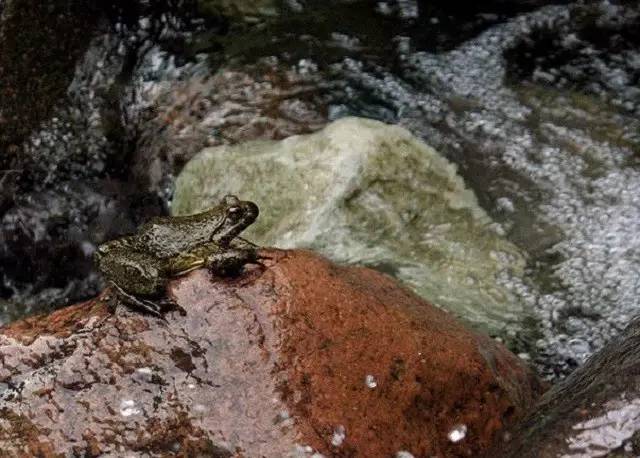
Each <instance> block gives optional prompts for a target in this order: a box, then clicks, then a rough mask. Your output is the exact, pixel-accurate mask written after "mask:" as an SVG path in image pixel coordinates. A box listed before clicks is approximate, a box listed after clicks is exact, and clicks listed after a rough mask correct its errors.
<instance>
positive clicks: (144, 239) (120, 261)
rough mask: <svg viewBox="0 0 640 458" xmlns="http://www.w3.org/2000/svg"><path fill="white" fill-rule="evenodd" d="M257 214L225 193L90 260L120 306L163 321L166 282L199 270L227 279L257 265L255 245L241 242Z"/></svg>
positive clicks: (158, 221) (147, 226)
mask: <svg viewBox="0 0 640 458" xmlns="http://www.w3.org/2000/svg"><path fill="white" fill-rule="evenodd" d="M258 214H259V210H258V206H257V205H256V204H255V203H253V202H250V201H242V200H240V199H239V198H238V197H236V196H234V195H231V194H228V195H226V196H224V197H223V198H222V199H221V200H220V202H219V203H218V204H217V205H215V206H213V207H211V208H209V209H208V210H205V211H203V212H201V213H197V214H193V215H186V216H163V217H155V218H152V219H150V220H149V221H147V222H146V223H144V224H143V225H142V226H140V227H139V228H138V230H137V231H136V232H135V233H133V234H130V235H125V236H123V237H120V238H117V239H114V240H111V241H108V242H105V243H102V244H100V245H99V246H98V247H97V249H96V251H95V253H94V261H95V264H96V266H97V268H98V270H99V271H100V272H101V273H102V275H103V276H104V277H105V279H106V280H107V281H108V282H109V284H110V285H111V286H113V288H114V289H115V291H116V293H117V295H118V296H119V298H120V299H122V302H124V303H125V304H126V305H129V306H131V307H133V308H137V309H139V310H141V311H143V312H148V313H151V314H152V315H155V316H162V311H163V309H165V308H166V305H167V304H173V301H171V300H170V299H168V298H167V297H166V294H165V292H166V286H167V284H168V282H169V280H170V279H172V278H175V277H179V276H182V275H185V274H187V273H188V272H191V271H192V270H195V269H198V268H201V267H206V268H208V269H209V270H210V271H211V272H213V273H214V274H217V275H220V276H231V275H235V274H237V273H238V272H239V271H240V270H241V269H242V268H243V266H244V265H245V264H247V263H257V262H258V254H257V245H255V244H253V243H251V242H249V241H247V240H245V239H243V238H241V237H239V235H240V233H242V231H244V230H245V229H246V228H247V227H249V226H250V225H251V224H253V223H254V222H255V220H256V218H257V217H258ZM173 305H175V304H173Z"/></svg>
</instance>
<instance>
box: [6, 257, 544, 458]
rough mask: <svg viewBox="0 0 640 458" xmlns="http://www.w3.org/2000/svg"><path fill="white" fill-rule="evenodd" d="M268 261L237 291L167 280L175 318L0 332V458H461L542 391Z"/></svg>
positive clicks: (197, 280) (510, 359)
mask: <svg viewBox="0 0 640 458" xmlns="http://www.w3.org/2000/svg"><path fill="white" fill-rule="evenodd" d="M265 254H267V255H269V256H271V257H272V259H270V260H267V261H265V264H266V266H265V267H264V268H263V267H258V266H256V267H251V268H249V269H247V270H246V272H244V273H243V274H242V275H241V276H240V277H239V278H235V279H224V280H223V279H216V278H213V279H212V277H211V276H210V274H209V273H208V272H207V271H205V270H200V271H195V272H193V273H191V274H190V275H188V276H186V277H183V278H181V279H178V280H176V281H174V282H173V283H172V284H171V286H170V292H171V294H172V296H173V297H174V299H176V301H177V302H178V303H179V304H180V305H181V307H183V308H184V311H185V312H186V314H181V313H179V312H178V311H172V312H169V313H168V314H167V315H166V321H162V320H160V319H157V318H153V317H150V316H145V315H141V314H139V313H136V312H133V311H130V310H128V309H125V308H119V309H118V310H117V312H116V313H115V314H114V313H111V311H110V310H109V308H108V306H107V305H106V303H105V302H106V299H107V298H106V295H107V293H105V294H103V296H102V297H101V298H98V299H96V300H94V301H91V302H88V303H84V304H78V305H74V306H71V307H67V308H65V309H62V310H59V311H57V312H54V313H52V314H51V315H48V316H39V317H34V318H30V319H27V320H23V321H21V322H17V323H14V324H11V325H9V326H7V327H5V328H2V329H0V361H2V365H1V366H0V450H2V451H4V453H6V454H7V456H34V455H37V456H43V457H53V456H72V455H74V454H75V455H77V456H97V455H99V454H111V455H110V456H125V454H127V456H129V455H131V456H140V455H142V454H144V453H147V454H150V455H151V456H189V457H191V456H198V455H201V456H216V457H217V456H220V457H226V456H237V457H259V456H265V457H285V456H310V455H311V452H308V453H307V452H305V450H312V449H313V450H314V451H318V452H320V453H322V454H324V455H325V456H327V457H328V456H336V457H351V456H359V457H372V458H373V457H392V456H394V455H395V454H396V453H397V452H398V451H401V450H405V451H408V452H410V453H412V454H413V455H414V456H416V457H423V456H431V455H437V456H475V455H477V454H478V453H479V452H481V451H483V450H485V449H487V447H489V446H490V445H491V443H492V442H493V441H494V439H495V437H496V434H497V433H498V432H499V431H500V430H501V428H502V427H504V426H505V425H506V424H509V423H511V422H512V421H513V420H515V419H516V418H518V417H520V416H521V414H523V413H524V411H525V410H526V409H527V408H528V407H529V406H530V405H531V404H532V402H533V401H534V400H535V399H536V397H537V395H538V394H539V392H540V391H541V386H540V384H539V383H538V381H537V380H536V378H535V377H534V376H533V375H532V373H531V372H530V371H529V370H528V369H527V368H526V367H525V366H524V365H523V364H522V363H521V362H520V361H519V359H518V358H516V357H515V356H513V355H512V354H511V353H509V352H508V351H507V350H506V349H505V348H504V347H502V346H501V345H500V344H498V343H496V342H495V341H493V340H492V339H490V338H488V337H485V336H482V335H478V334H475V333H473V332H471V331H469V330H468V329H466V328H465V327H464V326H463V325H461V324H460V323H458V322H457V321H456V320H454V319H453V318H452V317H451V316H450V315H448V314H447V313H445V312H443V311H441V310H439V309H437V308H435V307H433V306H431V305H429V304H427V303H426V302H424V301H423V300H422V299H420V298H419V297H417V296H416V295H414V294H413V293H411V292H409V291H408V290H406V289H404V288H402V287H400V286H398V284H397V283H396V281H394V280H393V279H391V278H390V277H387V276H385V275H383V274H380V273H377V272H374V271H372V270H369V269H363V268H354V267H339V266H336V265H334V264H331V263H330V262H329V261H327V260H325V259H323V258H321V257H319V256H317V255H315V254H312V253H310V252H305V251H288V252H284V251H275V250H273V251H269V252H265ZM367 376H372V377H370V379H369V380H368V382H369V385H367V383H365V381H366V379H367ZM374 381H375V384H376V386H375V387H373V384H374V383H373V382H374ZM458 424H462V425H465V426H466V428H467V433H466V437H465V438H464V439H463V440H461V441H460V442H458V443H455V444H454V443H452V442H451V441H450V440H449V439H448V433H449V432H450V431H451V430H452V429H453V428H454V427H455V426H456V425H458ZM342 433H343V434H342ZM296 447H298V449H297V453H298V455H296V454H295V453H296ZM305 447H308V448H305ZM3 456H4V455H3Z"/></svg>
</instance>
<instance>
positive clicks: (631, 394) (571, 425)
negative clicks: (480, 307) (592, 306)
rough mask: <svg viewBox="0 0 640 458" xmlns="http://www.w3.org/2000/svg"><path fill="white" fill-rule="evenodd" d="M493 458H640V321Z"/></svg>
mask: <svg viewBox="0 0 640 458" xmlns="http://www.w3.org/2000/svg"><path fill="white" fill-rule="evenodd" d="M506 437H508V438H510V441H509V442H508V443H503V444H499V446H498V447H497V448H496V450H495V451H493V452H491V453H489V454H488V455H487V456H490V457H497V456H499V457H501V458H534V457H535V458H552V457H554V458H555V457H559V456H562V457H569V458H573V457H576V458H577V457H596V456H598V457H600V456H608V457H637V456H639V455H640V320H635V321H633V322H632V323H631V324H630V325H629V327H628V328H627V329H626V331H624V332H623V333H622V334H621V335H620V336H619V337H617V338H616V339H614V340H613V341H612V342H610V343H609V344H607V345H606V346H605V347H604V348H603V349H602V350H601V351H599V352H598V353H596V354H595V355H594V356H592V357H591V358H590V359H589V360H588V361H587V362H586V363H585V364H584V366H582V367H580V368H579V369H576V370H575V371H574V372H573V373H572V374H571V375H570V376H569V377H567V378H566V379H565V380H564V381H562V382H560V383H559V384H557V385H555V386H554V387H553V388H552V389H550V390H549V391H548V392H547V393H546V394H545V395H544V396H543V397H542V398H541V400H540V402H539V403H538V405H537V407H536V409H535V410H534V411H533V412H532V413H531V414H530V415H529V416H528V417H527V418H526V419H525V420H524V421H523V422H522V423H521V424H519V425H518V426H517V429H516V430H515V431H513V432H512V433H511V434H509V435H508V436H506Z"/></svg>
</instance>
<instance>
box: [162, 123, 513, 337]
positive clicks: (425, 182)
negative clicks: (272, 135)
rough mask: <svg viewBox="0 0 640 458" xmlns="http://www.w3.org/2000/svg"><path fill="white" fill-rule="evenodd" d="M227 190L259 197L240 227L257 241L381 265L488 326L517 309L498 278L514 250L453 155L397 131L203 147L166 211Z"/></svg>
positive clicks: (183, 210) (355, 127)
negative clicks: (248, 223)
mask: <svg viewBox="0 0 640 458" xmlns="http://www.w3.org/2000/svg"><path fill="white" fill-rule="evenodd" d="M225 193H235V194H238V195H239V196H241V197H242V198H243V199H250V200H253V201H254V202H256V203H257V204H258V206H259V207H260V209H261V215H260V218H259V219H258V221H257V223H256V224H255V225H254V226H252V227H251V228H250V229H249V230H248V231H247V237H248V238H249V239H252V240H254V241H255V242H257V243H259V244H262V245H268V246H277V247H282V248H292V247H306V248H311V249H314V250H317V251H319V252H321V253H324V254H325V255H327V256H329V257H330V258H332V259H333V260H336V261H339V262H345V263H353V264H363V265H367V266H371V267H375V268H377V269H379V270H383V271H386V272H388V273H390V274H392V275H394V276H396V277H398V278H400V279H402V280H403V281H405V282H406V283H408V284H409V285H410V286H411V287H413V289H414V290H415V291H416V292H417V293H418V294H420V295H421V296H423V297H424V298H426V299H427V300H429V301H431V302H432V303H434V304H436V305H438V306H442V307H444V308H446V309H448V310H450V311H452V312H453V313H455V314H456V315H458V316H461V317H462V318H465V319H467V320H468V321H470V322H471V323H473V324H475V325H479V327H481V328H484V329H486V330H488V331H490V332H493V333H496V334H498V335H505V333H506V332H507V330H508V329H516V328H512V327H511V326H510V325H513V324H514V323H516V322H517V321H518V320H519V319H521V318H522V312H523V311H522V309H521V306H520V305H519V304H518V302H517V301H516V300H514V298H513V297H512V296H511V295H510V294H509V292H508V291H507V289H506V288H504V287H503V286H501V284H500V279H501V278H505V277H507V276H508V275H510V274H515V275H521V274H522V270H523V269H524V258H523V255H522V254H521V253H520V252H519V251H518V249H517V248H516V247H515V246H514V245H513V244H511V243H510V242H508V241H507V240H506V239H504V238H503V237H501V235H500V228H499V226H497V225H496V224H494V223H493V222H492V220H491V219H490V218H489V216H488V215H487V214H486V213H485V212H484V211H483V210H482V209H481V208H480V206H479V205H478V202H477V200H476V197H475V195H474V194H473V192H472V191H471V190H470V189H468V188H467V187H466V186H465V184H464V182H463V180H462V178H460V176H458V175H457V173H456V167H455V165H453V164H451V163H450V162H448V161H447V160H446V159H445V158H443V157H442V156H440V155H439V154H438V153H437V152H436V151H434V150H433V149H432V148H430V147H429V146H427V145H426V144H425V143H423V142H422V141H421V140H419V139H418V138H416V137H414V136H413V135H412V134H411V133H410V132H408V131H407V130H406V129H403V128H401V127H398V126H391V125H387V124H384V123H381V122H379V121H373V120H368V119H359V118H344V119H340V120H338V121H335V122H333V123H331V124H329V125H327V126H326V127H325V128H324V129H323V130H321V131H319V132H317V133H314V134H310V135H300V136H293V137H289V138H286V139H284V140H282V141H254V142H247V143H243V144H239V145H235V146H221V147H216V148H206V149H204V150H203V151H201V152H200V153H199V154H198V155H196V156H195V157H194V158H193V159H192V160H191V161H190V162H189V163H188V164H187V165H186V166H185V168H184V169H183V171H182V173H181V174H180V176H179V177H178V179H177V183H176V192H175V198H174V201H173V206H172V211H173V213H174V214H175V215H183V214H189V213H195V212H199V211H201V210H203V209H205V208H207V207H209V206H211V204H212V203H213V202H217V201H218V199H219V198H220V197H221V196H222V195H223V194H225Z"/></svg>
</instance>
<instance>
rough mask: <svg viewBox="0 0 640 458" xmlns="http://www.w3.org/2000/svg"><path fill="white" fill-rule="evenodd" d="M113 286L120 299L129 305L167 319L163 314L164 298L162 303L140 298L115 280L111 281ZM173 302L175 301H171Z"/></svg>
mask: <svg viewBox="0 0 640 458" xmlns="http://www.w3.org/2000/svg"><path fill="white" fill-rule="evenodd" d="M110 283H111V286H113V287H114V288H115V290H116V291H117V293H118V296H119V297H120V299H121V300H122V301H123V302H124V303H126V304H127V305H129V306H131V307H135V308H137V309H139V310H141V311H142V312H146V313H149V314H150V315H153V316H155V317H157V318H162V319H163V320H165V318H164V316H163V315H162V313H161V312H162V310H163V306H164V305H165V304H164V302H165V301H164V300H162V301H161V302H162V303H157V302H154V301H151V300H149V299H144V298H140V297H136V296H134V295H133V294H129V293H127V292H126V291H125V290H123V289H122V288H121V287H120V286H118V285H117V284H116V283H114V282H110ZM171 302H172V303H173V301H171Z"/></svg>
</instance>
